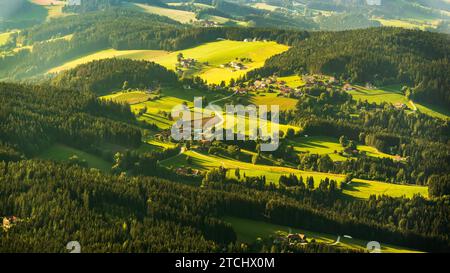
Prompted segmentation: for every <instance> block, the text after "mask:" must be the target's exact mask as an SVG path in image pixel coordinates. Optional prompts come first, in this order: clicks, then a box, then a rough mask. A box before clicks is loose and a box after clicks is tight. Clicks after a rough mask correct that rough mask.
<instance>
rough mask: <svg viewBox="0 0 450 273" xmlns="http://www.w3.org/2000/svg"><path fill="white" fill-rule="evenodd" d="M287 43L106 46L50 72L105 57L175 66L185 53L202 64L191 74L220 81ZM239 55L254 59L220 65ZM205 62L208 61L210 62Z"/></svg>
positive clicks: (239, 73)
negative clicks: (173, 47) (173, 48)
mask: <svg viewBox="0 0 450 273" xmlns="http://www.w3.org/2000/svg"><path fill="white" fill-rule="evenodd" d="M287 49H288V47H287V46H285V45H280V44H277V43H275V42H242V41H218V42H212V43H207V44H204V45H200V46H197V47H194V48H190V49H186V50H181V51H175V52H171V53H169V52H167V51H164V50H115V49H106V50H102V51H99V52H96V53H93V54H90V55H87V56H83V57H80V58H77V59H75V60H72V61H69V62H66V63H64V64H62V65H60V66H58V67H54V68H52V69H50V70H49V71H48V73H58V72H61V71H63V70H67V69H71V68H74V67H76V66H78V65H80V64H84V63H88V62H91V61H94V60H100V59H106V58H128V59H134V60H147V61H153V62H156V63H159V64H161V65H163V66H165V67H167V68H168V69H172V70H174V69H175V65H176V63H177V55H178V54H179V53H182V54H183V55H184V56H185V58H194V59H196V60H197V61H198V62H199V63H201V64H202V65H201V68H199V69H197V70H195V71H188V73H187V74H188V75H189V76H191V75H196V76H200V77H202V78H203V79H204V80H206V81H208V82H209V83H217V84H218V83H220V82H221V81H222V80H224V81H225V82H228V81H230V80H231V79H232V78H238V77H239V76H242V75H244V74H246V73H247V72H248V71H250V70H252V69H255V68H258V67H261V66H263V65H264V62H265V60H266V59H267V58H269V57H271V56H273V55H275V54H278V53H281V52H283V51H285V50H287ZM236 58H250V59H251V60H252V61H251V62H249V63H245V66H246V69H245V70H238V71H232V70H231V69H229V68H222V67H220V65H222V64H226V63H229V62H231V61H234V60H235V59H236ZM204 63H208V64H207V65H206V64H204Z"/></svg>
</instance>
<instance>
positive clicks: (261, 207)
mask: <svg viewBox="0 0 450 273" xmlns="http://www.w3.org/2000/svg"><path fill="white" fill-rule="evenodd" d="M0 181H5V182H7V183H0V207H1V208H2V213H3V214H6V215H14V216H16V217H18V218H19V219H20V220H21V221H19V222H18V223H17V224H16V225H15V226H14V227H13V228H12V229H11V230H9V231H8V236H0V241H1V243H2V250H3V251H8V252H9V251H13V252H15V251H17V252H24V251H30V250H32V251H45V252H47V251H51V252H53V251H56V252H61V251H65V249H64V246H65V244H66V243H67V242H68V241H70V240H79V241H80V242H81V243H82V244H83V246H84V251H85V252H91V251H92V252H105V251H121V252H161V251H162V252H167V251H170V252H180V251H181V252H182V251H185V252H186V251H189V252H209V251H220V250H221V249H222V248H221V247H219V246H226V245H229V243H232V242H234V241H235V240H236V235H235V234H234V231H233V230H232V229H231V227H230V226H229V225H228V224H226V223H224V222H223V221H221V220H219V219H220V218H221V217H223V216H226V215H228V216H235V217H244V218H248V219H254V220H260V221H261V220H264V219H265V218H264V216H263V215H270V219H265V220H266V221H270V222H272V223H276V224H281V225H290V226H293V227H296V226H299V227H302V228H305V229H311V228H314V230H317V231H321V232H328V233H334V234H341V233H342V232H345V233H351V234H352V235H354V236H358V237H359V238H362V239H368V240H370V239H372V238H369V237H370V236H371V234H377V238H379V240H382V241H383V242H390V243H396V244H401V245H404V246H409V247H412V248H419V249H422V250H429V251H432V250H435V251H439V250H448V248H449V245H448V229H449V227H448V221H445V217H448V199H439V200H436V201H427V200H424V199H423V198H421V197H415V198H413V199H411V200H409V199H402V198H390V197H385V196H384V197H379V198H371V199H370V200H369V201H368V202H361V201H345V200H339V199H335V197H334V195H333V193H332V192H328V193H327V192H322V191H321V190H315V191H309V190H306V191H297V192H296V193H294V192H292V193H289V192H286V193H282V192H276V191H274V190H273V189H272V190H270V189H259V190H258V189H252V188H248V187H246V186H245V185H242V183H232V182H228V183H223V182H220V181H211V182H210V183H209V184H208V186H207V188H203V189H202V188H196V187H191V186H186V185H180V184H178V183H173V182H169V181H165V180H161V179H156V178H150V177H138V178H133V177H130V178H127V177H124V176H109V175H104V174H101V173H99V172H98V171H95V170H88V169H83V168H79V167H76V166H72V167H70V166H68V165H64V164H57V163H52V162H46V161H20V162H16V163H11V162H10V163H5V162H0ZM23 200H27V202H24V201H23ZM411 207H413V208H414V212H412V213H411V210H410V209H409V208H411ZM374 208H377V213H372V210H373V209H374ZM394 209H395V213H394V214H393V213H392V211H393V210H394ZM446 215H447V216H446ZM388 216H390V217H388ZM1 232H3V230H2V231H0V235H2V233H1ZM50 234H51V235H50ZM43 240H45V243H44V241H43ZM229 251H230V249H229ZM241 251H242V250H241Z"/></svg>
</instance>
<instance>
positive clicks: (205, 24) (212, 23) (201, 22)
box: [196, 19, 219, 27]
mask: <svg viewBox="0 0 450 273" xmlns="http://www.w3.org/2000/svg"><path fill="white" fill-rule="evenodd" d="M196 24H198V25H200V26H202V27H218V26H219V23H217V22H215V21H211V20H206V19H200V20H198V21H197V22H196Z"/></svg>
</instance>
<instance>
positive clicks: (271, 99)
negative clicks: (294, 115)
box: [247, 93, 297, 110]
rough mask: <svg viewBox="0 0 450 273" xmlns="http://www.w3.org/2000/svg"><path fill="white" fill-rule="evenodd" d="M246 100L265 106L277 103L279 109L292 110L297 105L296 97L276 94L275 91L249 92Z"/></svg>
mask: <svg viewBox="0 0 450 273" xmlns="http://www.w3.org/2000/svg"><path fill="white" fill-rule="evenodd" d="M247 101H248V103H251V104H255V105H267V107H270V106H272V105H278V106H279V107H280V110H294V109H295V106H296V105H297V99H293V98H287V97H284V96H278V94H277V93H259V94H256V95H254V94H251V96H249V98H248V99H247Z"/></svg>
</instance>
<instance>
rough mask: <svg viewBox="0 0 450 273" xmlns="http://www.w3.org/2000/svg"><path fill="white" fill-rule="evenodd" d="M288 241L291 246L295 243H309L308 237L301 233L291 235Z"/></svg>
mask: <svg viewBox="0 0 450 273" xmlns="http://www.w3.org/2000/svg"><path fill="white" fill-rule="evenodd" d="M287 239H288V240H289V243H291V244H293V243H301V244H306V243H308V241H307V240H306V235H305V234H301V233H296V234H289V235H288V236H287Z"/></svg>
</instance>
